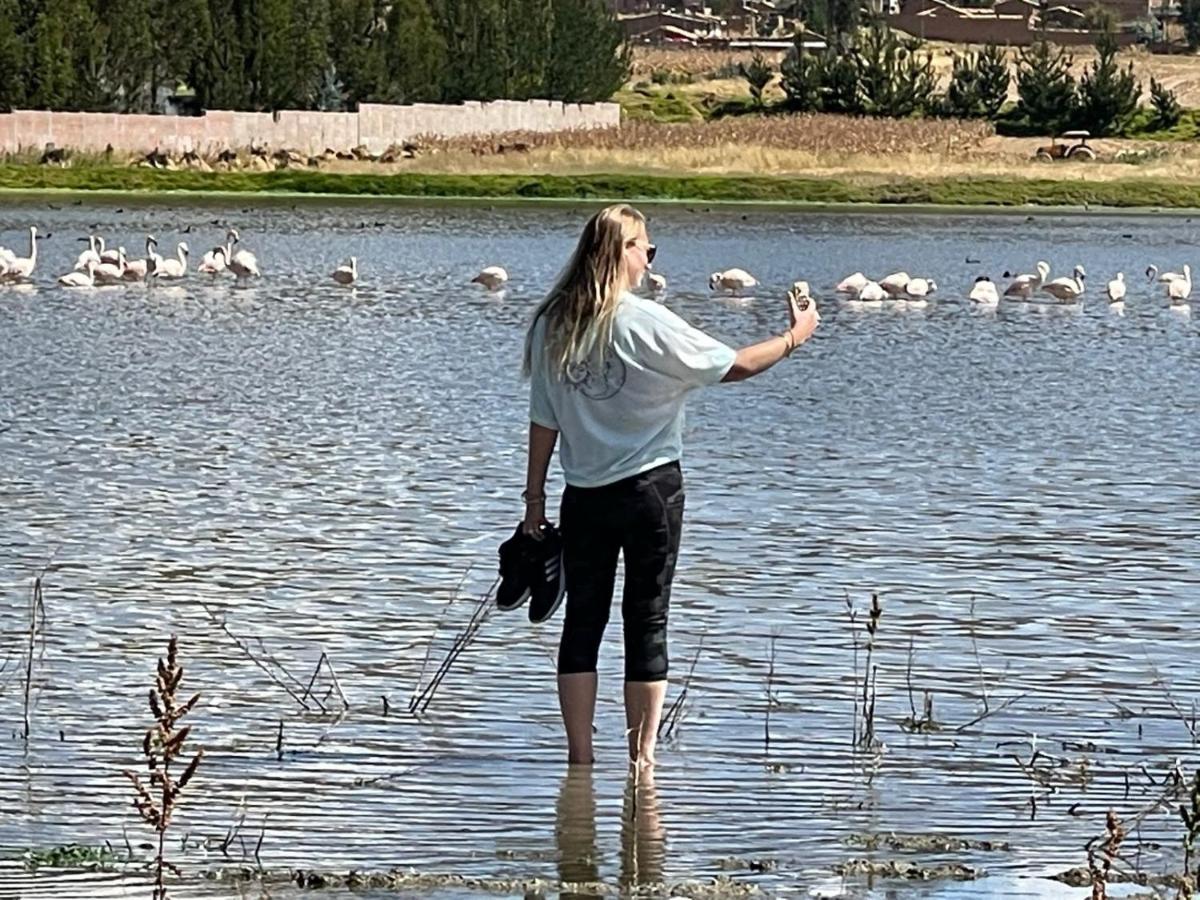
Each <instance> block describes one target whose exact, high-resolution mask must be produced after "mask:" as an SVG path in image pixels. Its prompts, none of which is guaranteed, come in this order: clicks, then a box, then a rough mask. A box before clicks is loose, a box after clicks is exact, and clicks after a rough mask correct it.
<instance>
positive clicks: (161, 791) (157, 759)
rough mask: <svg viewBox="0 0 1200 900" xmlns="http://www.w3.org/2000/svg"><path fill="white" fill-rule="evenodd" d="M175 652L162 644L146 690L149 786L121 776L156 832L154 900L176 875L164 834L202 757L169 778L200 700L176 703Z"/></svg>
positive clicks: (174, 644) (160, 899)
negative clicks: (163, 654)
mask: <svg viewBox="0 0 1200 900" xmlns="http://www.w3.org/2000/svg"><path fill="white" fill-rule="evenodd" d="M178 650H179V645H178V641H177V639H176V637H175V636H174V635H172V636H171V640H170V641H169V642H168V644H167V658H166V660H163V659H159V661H158V671H157V674H156V676H155V682H154V687H153V688H151V689H150V712H151V714H153V716H154V724H153V725H151V726H150V727H149V728H147V729H146V736H145V737H144V738H143V739H142V754H143V756H145V758H146V772H147V774H148V776H149V784H148V785H147V784H146V783H145V782H143V781H142V779H141V778H140V777H139V776H138V774H137V773H136V772H134V771H132V770H130V769H125V770H124V774H125V777H127V778H128V779H129V780H130V782H131V783H132V784H133V787H134V790H135V791H136V796H135V797H134V800H133V805H134V807H135V808H136V809H137V811H138V814H139V815H140V816H141V817H142V821H143V822H145V823H146V824H147V825H149V826H150V827H151V828H153V829H154V830H155V831H156V832H158V850H157V852H156V854H155V857H154V860H153V866H154V900H168V898H167V889H166V886H165V884H164V882H163V876H164V874H165V872H166V870H168V869H170V870H171V871H172V872H174V873H175V874H177V875H178V874H179V869H178V867H176V866H175V865H174V864H172V863H170V862H168V861H167V859H166V857H165V855H164V844H165V840H166V834H167V828H168V827H169V826H170V824H171V817H172V816H173V815H174V813H175V808H176V806H177V805H178V803H179V797H180V794H181V793H182V792H183V789H184V788H186V787H187V786H188V783H189V782H190V781H191V780H192V777H193V776H194V775H195V774H196V769H197V768H198V767H199V765H200V760H201V759H203V758H204V751H203V750H199V751H198V752H197V753H196V755H195V756H194V757H192V760H191V762H189V763H188V764H187V766H186V767H185V768H184V770H183V774H182V775H180V776H179V778H178V780H176V779H173V778H172V777H171V764H172V763H174V762H175V761H176V760H178V759H179V758H180V756H182V755H183V752H184V743H185V741H187V738H188V735H189V734H190V733H191V730H192V727H191V726H190V725H185V726H183V727H182V728H180V727H178V726H179V722H180V720H181V719H183V717H184V716H186V715H187V714H188V713H189V712H191V711H192V709H193V708H194V707H195V706H196V703H197V702H199V700H200V695H199V694H198V693H197V694H193V695H192V697H191V699H190V700H188V701H187V702H186V703H183V704H182V705H180V704H179V703H178V692H179V687H180V683H181V682H182V681H183V667H182V666H180V665H179V661H178Z"/></svg>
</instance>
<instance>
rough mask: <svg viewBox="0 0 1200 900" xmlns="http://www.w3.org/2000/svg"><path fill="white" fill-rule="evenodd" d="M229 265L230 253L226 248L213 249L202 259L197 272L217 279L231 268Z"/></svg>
mask: <svg viewBox="0 0 1200 900" xmlns="http://www.w3.org/2000/svg"><path fill="white" fill-rule="evenodd" d="M228 263H229V251H228V250H226V249H225V248H224V247H213V248H212V249H211V250H209V251H208V252H207V253H205V254H204V256H203V257H201V259H200V265H198V266H196V271H197V272H200V273H201V274H204V275H210V276H212V277H213V278H216V277H217V276H218V275H220V274H221V273H222V272H224V271H225V270H226V269H227V268H228V267H229V265H228Z"/></svg>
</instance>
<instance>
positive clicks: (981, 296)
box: [970, 275, 1000, 306]
mask: <svg viewBox="0 0 1200 900" xmlns="http://www.w3.org/2000/svg"><path fill="white" fill-rule="evenodd" d="M970 298H971V299H972V300H973V301H975V302H976V303H978V304H980V305H982V306H995V305H996V304H997V303H999V302H1000V294H999V293H998V292H997V291H996V283H995V282H994V281H992V279H990V278H988V277H987V276H986V275H980V276H979V277H978V278H976V279H975V285H974V286H973V287H972V288H971V293H970Z"/></svg>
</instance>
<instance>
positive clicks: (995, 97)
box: [975, 44, 1011, 119]
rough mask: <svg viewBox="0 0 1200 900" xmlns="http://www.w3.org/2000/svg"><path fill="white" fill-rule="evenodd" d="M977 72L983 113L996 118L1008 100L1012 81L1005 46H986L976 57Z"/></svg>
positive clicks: (990, 117) (977, 83) (977, 84)
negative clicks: (1009, 86)
mask: <svg viewBox="0 0 1200 900" xmlns="http://www.w3.org/2000/svg"><path fill="white" fill-rule="evenodd" d="M975 74H976V79H975V83H976V86H977V89H978V92H979V103H980V105H981V106H982V108H983V115H984V116H985V117H987V118H989V119H994V118H996V117H997V116H998V115H1000V110H1001V109H1003V108H1004V104H1005V103H1007V102H1008V85H1009V82H1010V81H1011V76H1010V75H1009V72H1008V60H1007V59H1006V58H1005V55H1004V48H1003V47H1001V46H1000V45H998V44H988V45H987V46H986V47H984V48H983V50H982V52H980V53H979V54H978V55H977V56H976V57H975Z"/></svg>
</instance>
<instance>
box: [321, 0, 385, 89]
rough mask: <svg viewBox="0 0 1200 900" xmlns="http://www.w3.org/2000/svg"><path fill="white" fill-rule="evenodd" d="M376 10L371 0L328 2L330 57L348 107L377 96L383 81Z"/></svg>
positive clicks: (380, 40) (379, 33)
mask: <svg viewBox="0 0 1200 900" xmlns="http://www.w3.org/2000/svg"><path fill="white" fill-rule="evenodd" d="M378 12H379V11H378V10H377V9H376V6H375V3H374V2H373V0H332V2H331V3H330V19H329V24H330V57H331V59H332V61H333V65H334V67H335V68H336V69H337V72H338V77H339V78H340V79H341V80H342V83H343V85H344V86H345V91H346V103H347V105H348V106H349V107H350V108H351V109H354V108H355V107H357V106H358V104H359V103H369V102H372V101H377V100H379V99H381V97H382V95H383V91H384V87H385V85H386V84H387V72H386V64H385V62H384V54H383V47H382V35H381V32H382V20H381V19H380V18H379V17H378Z"/></svg>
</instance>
